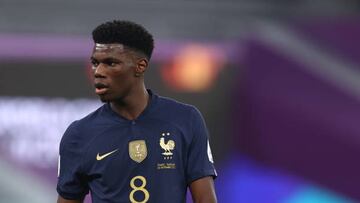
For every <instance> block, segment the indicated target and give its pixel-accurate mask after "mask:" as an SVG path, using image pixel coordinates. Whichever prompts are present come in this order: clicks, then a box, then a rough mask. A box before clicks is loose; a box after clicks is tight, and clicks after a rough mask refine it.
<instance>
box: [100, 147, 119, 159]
mask: <svg viewBox="0 0 360 203" xmlns="http://www.w3.org/2000/svg"><path fill="white" fill-rule="evenodd" d="M117 150H118V149H115V150H114V151H111V152H108V153H106V154H103V155H100V154H99V153H98V154H97V155H96V160H98V161H100V160H103V159H104V158H106V157H107V156H109V155H110V154H112V153H114V152H116V151H117Z"/></svg>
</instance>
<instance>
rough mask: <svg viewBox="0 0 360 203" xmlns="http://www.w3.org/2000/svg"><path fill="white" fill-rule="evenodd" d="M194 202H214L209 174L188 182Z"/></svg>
mask: <svg viewBox="0 0 360 203" xmlns="http://www.w3.org/2000/svg"><path fill="white" fill-rule="evenodd" d="M190 191H191V195H192V198H193V201H194V203H216V202H217V199H216V194H215V189H214V181H213V178H212V177H210V176H207V177H204V178H200V179H198V180H195V181H193V182H192V183H191V184H190Z"/></svg>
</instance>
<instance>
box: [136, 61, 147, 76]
mask: <svg viewBox="0 0 360 203" xmlns="http://www.w3.org/2000/svg"><path fill="white" fill-rule="evenodd" d="M148 64H149V61H148V60H147V59H146V58H141V59H139V60H138V62H137V64H136V68H135V76H140V75H142V74H144V72H145V71H146V69H147V67H148Z"/></svg>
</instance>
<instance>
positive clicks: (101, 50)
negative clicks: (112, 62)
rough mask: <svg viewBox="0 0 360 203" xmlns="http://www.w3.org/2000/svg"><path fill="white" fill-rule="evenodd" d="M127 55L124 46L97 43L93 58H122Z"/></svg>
mask: <svg viewBox="0 0 360 203" xmlns="http://www.w3.org/2000/svg"><path fill="white" fill-rule="evenodd" d="M125 53H126V49H125V46H124V45H122V44H98V43H96V44H95V45H94V48H93V53H92V56H93V57H101V56H104V57H105V56H111V57H116V56H121V55H124V54H125Z"/></svg>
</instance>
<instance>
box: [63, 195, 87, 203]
mask: <svg viewBox="0 0 360 203" xmlns="http://www.w3.org/2000/svg"><path fill="white" fill-rule="evenodd" d="M83 201H84V200H68V199H64V198H63V197H61V196H60V195H59V196H58V200H57V203H83Z"/></svg>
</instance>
